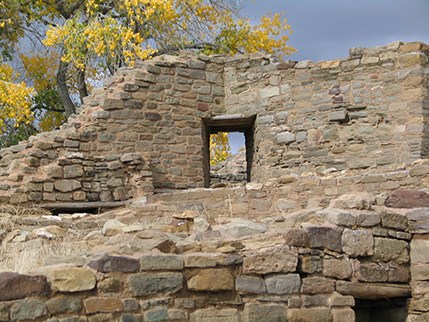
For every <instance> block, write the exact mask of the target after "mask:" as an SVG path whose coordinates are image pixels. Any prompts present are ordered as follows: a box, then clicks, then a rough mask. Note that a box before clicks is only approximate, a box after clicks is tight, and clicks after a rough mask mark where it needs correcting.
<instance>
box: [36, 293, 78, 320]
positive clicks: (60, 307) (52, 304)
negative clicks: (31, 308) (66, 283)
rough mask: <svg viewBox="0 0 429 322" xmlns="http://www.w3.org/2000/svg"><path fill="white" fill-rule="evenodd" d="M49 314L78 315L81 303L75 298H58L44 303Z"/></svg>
mask: <svg viewBox="0 0 429 322" xmlns="http://www.w3.org/2000/svg"><path fill="white" fill-rule="evenodd" d="M45 304H46V307H47V308H48V311H49V313H51V314H54V315H57V314H63V313H79V312H80V311H81V310H82V302H81V299H80V298H79V297H76V296H58V297H53V298H51V299H49V300H47V301H46V303H45Z"/></svg>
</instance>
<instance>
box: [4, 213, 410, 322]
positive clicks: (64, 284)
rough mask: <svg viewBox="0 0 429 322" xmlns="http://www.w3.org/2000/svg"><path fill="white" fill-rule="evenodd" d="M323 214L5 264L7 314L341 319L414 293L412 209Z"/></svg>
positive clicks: (12, 317)
mask: <svg viewBox="0 0 429 322" xmlns="http://www.w3.org/2000/svg"><path fill="white" fill-rule="evenodd" d="M319 220H321V221H322V222H321V223H319V224H315V223H311V222H307V223H302V224H301V225H300V227H299V226H298V227H297V228H289V229H283V230H281V231H271V232H270V233H268V232H266V233H262V232H263V231H264V229H263V230H260V228H259V227H258V226H261V225H258V224H253V226H255V225H256V228H252V227H251V226H247V227H248V228H246V229H244V228H243V229H240V228H239V227H238V226H239V224H237V222H235V223H233V222H231V224H230V225H229V226H227V225H225V226H224V227H223V228H222V229H224V230H225V231H227V232H228V233H229V234H231V235H230V236H231V237H230V239H228V238H223V239H222V241H221V242H219V243H217V244H216V243H213V242H211V243H210V240H206V245H207V247H209V246H210V245H211V250H210V252H208V250H206V252H204V250H200V251H198V250H195V247H188V248H184V247H182V248H178V249H176V252H181V253H179V254H174V253H161V252H160V251H159V250H157V252H152V253H149V254H140V255H138V256H136V257H127V256H109V255H100V256H95V257H94V256H93V257H92V258H89V259H88V260H87V262H86V264H85V265H83V266H76V265H72V264H67V265H53V266H46V267H41V268H39V269H37V270H36V271H34V272H33V274H32V275H21V274H16V273H0V289H1V290H2V292H0V321H27V320H32V321H50V322H54V321H62V322H65V321H165V320H168V321H206V322H209V321H210V322H212V321H237V322H238V321H262V320H267V321H285V320H286V317H287V320H288V321H318V322H323V321H333V322H340V321H354V316H355V313H354V310H353V309H352V307H353V306H354V305H355V298H356V299H361V298H364V299H379V298H383V299H384V298H388V299H395V298H407V297H409V296H410V292H411V290H410V287H409V285H408V282H409V279H410V270H409V262H410V257H409V241H410V239H411V234H410V233H408V232H407V228H406V227H407V218H406V217H405V216H402V215H399V214H396V213H394V212H388V211H385V212H372V213H370V214H369V213H367V212H364V211H361V212H359V211H358V212H355V213H354V214H346V213H344V214H340V213H338V212H337V211H335V210H333V209H326V210H324V212H323V213H322V212H320V213H319ZM328 221H330V222H331V223H328ZM323 222H325V223H323ZM237 225H238V226H237ZM247 225H249V223H247ZM243 227H244V226H243ZM252 229H253V231H254V232H256V231H258V230H259V231H260V234H259V235H255V234H254V233H251V232H250V231H252ZM246 236H247V237H246ZM414 242H415V241H414V240H413V242H412V243H414ZM197 244H198V242H195V245H194V246H196V245H197ZM164 251H165V250H164ZM411 256H413V253H412V255H411ZM412 260H413V259H412Z"/></svg>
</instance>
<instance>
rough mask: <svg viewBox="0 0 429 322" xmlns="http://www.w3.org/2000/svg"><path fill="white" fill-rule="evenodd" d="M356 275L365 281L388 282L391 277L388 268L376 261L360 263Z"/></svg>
mask: <svg viewBox="0 0 429 322" xmlns="http://www.w3.org/2000/svg"><path fill="white" fill-rule="evenodd" d="M356 277H357V279H358V280H359V281H363V282H386V281H387V280H388V278H389V273H388V268H387V267H386V266H381V265H379V264H376V263H358V264H357V269H356Z"/></svg>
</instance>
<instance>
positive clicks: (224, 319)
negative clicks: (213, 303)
mask: <svg viewBox="0 0 429 322" xmlns="http://www.w3.org/2000/svg"><path fill="white" fill-rule="evenodd" d="M239 320H240V318H239V313H238V312H237V309H215V308H214V307H213V308H207V309H200V310H196V311H195V312H193V313H191V316H190V322H239Z"/></svg>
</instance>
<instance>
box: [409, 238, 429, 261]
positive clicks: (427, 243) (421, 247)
mask: <svg viewBox="0 0 429 322" xmlns="http://www.w3.org/2000/svg"><path fill="white" fill-rule="evenodd" d="M428 250H429V240H428V239H417V238H414V239H413V240H412V241H411V243H410V255H411V263H412V264H426V263H429V251H428Z"/></svg>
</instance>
